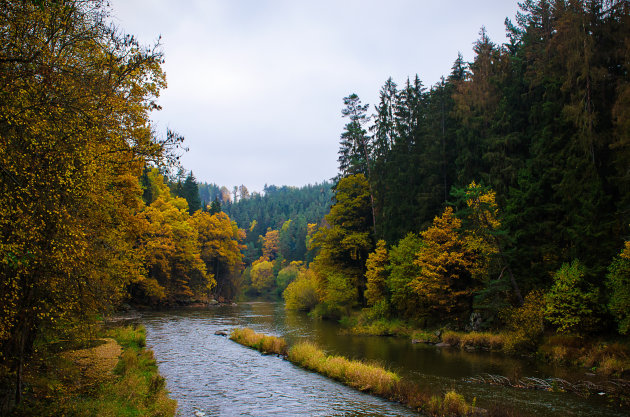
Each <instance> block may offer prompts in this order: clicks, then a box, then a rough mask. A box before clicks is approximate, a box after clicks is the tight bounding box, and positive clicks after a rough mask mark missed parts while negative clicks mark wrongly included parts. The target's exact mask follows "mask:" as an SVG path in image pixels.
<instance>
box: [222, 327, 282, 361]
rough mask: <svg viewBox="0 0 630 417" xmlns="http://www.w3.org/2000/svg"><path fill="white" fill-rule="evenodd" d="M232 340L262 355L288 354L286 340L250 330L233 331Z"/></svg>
mask: <svg viewBox="0 0 630 417" xmlns="http://www.w3.org/2000/svg"><path fill="white" fill-rule="evenodd" d="M230 339H232V340H233V341H235V342H236V343H240V344H241V345H244V346H247V347H250V348H253V349H256V350H258V351H260V352H262V353H266V354H268V353H275V354H277V355H283V356H285V355H286V354H287V342H285V341H284V339H282V338H280V337H275V336H268V335H264V334H261V333H256V332H255V331H253V330H252V329H249V328H244V329H234V330H232V333H231V334H230Z"/></svg>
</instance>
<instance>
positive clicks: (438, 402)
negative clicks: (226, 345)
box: [230, 328, 481, 416]
mask: <svg viewBox="0 0 630 417" xmlns="http://www.w3.org/2000/svg"><path fill="white" fill-rule="evenodd" d="M230 339H232V340H234V341H235V342H237V343H240V344H242V345H245V346H248V347H251V348H254V349H257V350H259V351H261V352H263V353H276V354H279V355H283V356H285V357H286V358H287V359H288V360H289V361H290V362H291V363H293V364H295V365H297V366H300V367H302V368H305V369H308V370H310V371H314V372H317V373H319V374H321V375H324V376H327V377H329V378H332V379H334V380H336V381H339V382H341V383H343V384H344V385H347V386H349V387H352V388H355V389H358V390H360V391H364V392H368V393H370V394H374V395H378V396H380V397H383V398H386V399H388V400H392V401H397V402H400V403H403V404H405V405H407V406H409V407H411V408H413V409H415V410H419V411H422V412H424V413H425V414H428V415H432V416H470V415H477V414H480V413H481V410H479V409H476V408H475V407H474V404H472V405H471V404H469V403H467V402H466V401H465V399H464V397H463V396H462V395H460V394H457V393H456V392H454V391H450V392H447V393H446V394H445V395H444V396H436V395H430V394H428V393H425V392H422V391H421V390H420V389H419V388H418V387H417V386H415V385H414V384H411V383H409V382H407V381H405V380H403V379H402V378H401V377H400V376H398V375H397V374H396V373H394V372H391V371H389V370H386V369H384V368H383V367H381V366H378V365H373V364H368V363H365V362H362V361H357V360H349V359H347V358H344V357H343V356H334V355H327V354H326V353H325V352H324V351H323V350H321V349H320V348H319V347H317V346H316V345H314V344H313V343H310V342H300V343H297V344H295V345H293V346H292V347H291V348H289V349H288V350H287V344H286V342H285V341H284V339H282V338H278V337H274V336H266V335H263V334H259V333H256V332H254V331H253V330H251V329H247V328H245V329H234V330H233V331H232V334H231V335H230Z"/></svg>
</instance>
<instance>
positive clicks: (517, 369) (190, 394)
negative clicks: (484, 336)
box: [140, 302, 627, 417]
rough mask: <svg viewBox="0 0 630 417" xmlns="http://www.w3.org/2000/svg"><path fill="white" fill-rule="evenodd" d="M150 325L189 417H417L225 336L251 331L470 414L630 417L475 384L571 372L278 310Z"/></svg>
mask: <svg viewBox="0 0 630 417" xmlns="http://www.w3.org/2000/svg"><path fill="white" fill-rule="evenodd" d="M140 320H141V322H142V323H143V324H144V325H145V326H146V328H147V346H148V347H149V348H150V349H152V350H153V351H154V352H155V357H156V359H157V361H158V364H159V369H160V373H161V374H162V375H163V376H164V378H165V379H166V382H167V388H168V390H169V391H170V392H171V394H170V396H171V397H172V398H174V399H176V400H177V401H178V405H179V411H180V413H181V415H186V416H188V415H195V414H196V415H205V416H230V415H252V416H265V415H269V416H272V415H273V416H275V415H279V416H295V415H305V416H330V415H352V416H362V415H365V416H368V415H369V416H406V415H417V413H414V411H413V410H411V409H410V408H409V407H406V406H404V405H402V404H399V403H397V402H393V401H388V400H386V399H384V398H380V397H378V396H374V395H370V394H368V393H366V392H361V391H360V390H361V389H363V388H366V387H362V386H361V385H360V384H359V385H358V386H357V388H358V389H355V388H351V387H348V386H345V385H343V384H342V383H340V382H338V381H341V377H339V378H336V379H337V380H338V381H336V380H333V379H330V378H328V377H325V376H322V375H319V374H318V373H315V372H312V371H308V370H305V369H302V368H301V367H298V366H296V365H294V364H292V363H291V362H290V361H287V360H282V359H280V358H278V357H277V355H261V354H260V353H259V352H258V351H256V350H254V349H250V348H246V347H244V346H242V345H240V344H237V343H234V342H233V341H231V340H229V339H228V337H225V336H221V335H216V334H215V332H219V333H223V334H226V335H229V334H230V333H232V331H233V330H234V329H237V328H245V327H248V328H251V329H253V330H254V331H255V332H256V333H264V334H267V335H272V336H278V337H282V338H283V339H285V340H286V342H287V346H288V348H291V347H292V346H295V345H296V344H299V343H301V342H313V343H315V344H316V345H317V346H318V347H319V348H320V349H322V350H323V351H324V352H325V354H326V356H330V357H331V358H334V357H341V356H342V357H344V358H347V359H348V360H349V361H352V360H360V361H362V362H365V363H367V364H369V365H372V364H380V365H382V367H384V368H385V369H387V370H389V371H392V372H394V373H395V374H396V375H397V376H399V377H400V378H401V379H402V380H404V381H409V382H410V383H412V384H413V385H414V386H417V387H419V388H420V389H421V390H422V392H423V393H425V394H426V395H428V398H429V399H430V397H431V396H433V395H435V396H438V397H439V398H442V399H444V398H445V394H447V393H449V392H450V391H455V392H457V393H458V394H461V395H463V396H464V398H465V400H466V402H467V403H468V404H469V405H472V404H474V405H475V406H477V407H480V408H485V409H489V410H490V411H491V415H492V410H496V409H497V408H503V409H513V410H516V411H518V413H517V414H516V415H536V416H537V417H546V416H601V417H604V416H612V417H615V416H627V410H620V409H619V408H614V407H609V405H608V403H607V400H606V399H605V398H601V397H596V396H591V397H590V398H582V397H580V396H577V395H575V394H571V393H566V392H548V391H536V390H525V389H516V388H511V387H506V386H500V385H492V384H483V383H471V382H470V379H471V378H472V377H474V376H477V375H482V374H486V373H487V374H493V375H505V376H508V377H537V378H544V377H560V378H565V379H569V380H570V379H574V378H575V377H579V376H580V375H577V376H576V375H569V374H567V373H566V372H568V371H566V370H562V369H554V368H539V367H535V366H533V365H532V364H530V363H528V362H526V361H521V360H515V359H509V358H505V357H503V356H501V355H496V354H490V353H466V352H461V351H459V350H455V349H440V348H436V347H435V346H428V345H423V344H415V345H414V344H411V343H410V342H409V340H405V339H396V338H382V337H358V336H350V335H340V334H339V332H338V330H339V328H338V326H337V325H336V324H334V323H330V322H326V321H313V320H311V319H310V318H308V317H307V316H305V315H301V314H295V313H293V314H292V313H290V312H289V313H287V312H285V311H284V309H283V306H282V305H281V304H277V303H266V302H253V303H243V304H240V305H238V306H217V307H213V308H209V309H185V310H176V311H164V312H150V313H149V312H147V313H144V314H143V316H142V318H141V319H140ZM254 343H256V344H259V345H260V346H261V347H264V346H267V347H269V349H275V348H280V349H283V347H282V346H279V345H277V344H276V346H275V347H274V346H273V345H274V343H277V342H274V341H272V340H270V341H262V340H260V341H255V342H254ZM330 360H333V359H330ZM330 360H329V361H330ZM337 360H338V359H334V361H337ZM324 362H326V361H324ZM331 363H332V362H331ZM332 368H334V367H332ZM332 368H331V369H332ZM582 376H583V375H582ZM333 377H335V376H333ZM366 391H369V389H366Z"/></svg>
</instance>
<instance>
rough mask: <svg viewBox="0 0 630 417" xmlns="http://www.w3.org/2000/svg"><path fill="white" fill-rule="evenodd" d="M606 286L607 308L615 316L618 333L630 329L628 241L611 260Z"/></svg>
mask: <svg viewBox="0 0 630 417" xmlns="http://www.w3.org/2000/svg"><path fill="white" fill-rule="evenodd" d="M606 278H607V280H606V286H607V287H608V289H609V290H610V292H611V294H610V302H609V303H608V308H609V309H610V312H611V313H612V314H613V316H615V318H616V319H617V323H618V326H619V327H618V329H619V333H621V334H628V332H629V331H630V241H627V242H626V244H625V248H624V250H623V251H622V252H621V253H620V254H619V256H618V257H617V258H615V260H614V261H613V262H612V264H611V265H610V267H609V268H608V275H607V276H606Z"/></svg>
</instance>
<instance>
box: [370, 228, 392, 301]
mask: <svg viewBox="0 0 630 417" xmlns="http://www.w3.org/2000/svg"><path fill="white" fill-rule="evenodd" d="M388 261H389V259H388V256H387V248H386V247H385V241H384V240H379V241H378V242H377V243H376V249H375V250H374V252H372V253H370V255H369V256H368V258H367V261H366V262H365V267H366V269H367V271H366V272H365V277H366V281H367V284H366V290H365V300H366V303H367V305H369V306H374V305H376V304H378V303H380V302H381V301H385V299H386V296H387V293H386V290H387V288H386V285H385V282H386V281H387V265H388Z"/></svg>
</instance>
